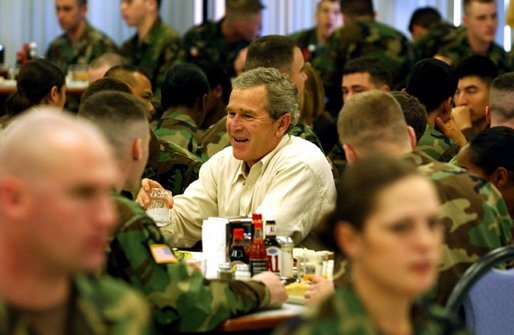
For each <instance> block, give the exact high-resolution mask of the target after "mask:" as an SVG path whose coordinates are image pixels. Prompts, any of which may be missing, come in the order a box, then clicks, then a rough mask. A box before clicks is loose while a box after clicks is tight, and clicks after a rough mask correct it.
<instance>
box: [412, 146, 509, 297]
mask: <svg viewBox="0 0 514 335" xmlns="http://www.w3.org/2000/svg"><path fill="white" fill-rule="evenodd" d="M404 159H405V160H406V161H410V162H413V163H414V164H415V165H416V166H417V168H418V170H419V171H420V172H422V173H423V174H425V175H427V176H428V177H429V178H430V179H431V180H432V181H433V182H434V183H435V185H436V188H437V189H438V193H439V197H440V198H441V203H442V206H441V219H442V221H443V224H444V226H445V227H446V232H445V244H444V245H443V259H442V264H441V265H440V268H439V279H438V282H437V283H438V287H437V290H436V292H434V293H435V294H436V301H437V302H438V303H440V304H444V303H445V302H446V299H447V298H448V296H449V295H450V293H451V291H452V289H453V287H454V286H455V284H456V283H457V281H458V280H459V278H460V277H461V276H462V274H463V273H464V272H465V271H466V270H467V268H468V267H469V266H470V265H471V264H473V263H474V262H476V261H477V260H478V259H479V258H480V257H481V256H483V255H485V254H486V253H487V252H489V251H491V250H493V249H496V248H498V247H501V246H506V245H509V244H511V243H512V233H511V229H512V220H511V218H510V216H509V212H508V210H507V206H506V204H505V201H504V200H503V198H502V196H501V194H500V192H499V191H498V190H497V189H496V188H495V187H494V186H493V185H492V184H490V183H489V182H487V181H486V180H484V179H482V178H480V177H478V176H475V175H473V174H470V173H468V172H467V171H465V170H463V169H461V168H459V167H456V166H453V165H450V164H445V163H441V162H438V161H436V160H434V159H432V158H431V157H429V156H427V155H425V154H424V153H421V152H419V151H415V152H412V153H410V154H407V155H406V156H405V157H404ZM430 298H433V297H432V296H431V297H430Z"/></svg>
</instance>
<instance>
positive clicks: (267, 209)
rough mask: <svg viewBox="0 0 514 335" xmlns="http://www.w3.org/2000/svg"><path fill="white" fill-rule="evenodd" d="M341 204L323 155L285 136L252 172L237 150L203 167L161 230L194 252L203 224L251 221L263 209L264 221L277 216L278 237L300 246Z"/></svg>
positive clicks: (224, 152) (219, 155) (176, 199)
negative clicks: (214, 218)
mask: <svg viewBox="0 0 514 335" xmlns="http://www.w3.org/2000/svg"><path fill="white" fill-rule="evenodd" d="M335 201H336V191H335V184H334V179H333V177H332V172H331V170H330V165H329V163H328V161H327V159H326V158H325V156H324V155H323V153H322V152H321V150H319V148H318V147H316V146H315V145H314V144H312V143H311V142H308V141H306V140H303V139H301V138H299V137H295V136H290V135H284V137H283V138H282V139H281V140H280V142H279V144H278V145H277V147H275V149H274V150H273V151H271V152H270V153H269V154H267V155H266V156H264V157H263V158H262V159H261V160H260V161H258V162H257V163H255V164H254V165H253V166H252V167H251V169H250V171H249V172H248V173H247V172H246V169H245V164H244V162H243V161H241V160H238V159H235V158H234V156H233V154H232V147H228V148H225V149H224V150H222V151H221V152H219V153H217V154H216V155H214V156H213V157H212V158H211V159H209V160H208V161H207V162H206V163H204V164H203V166H202V167H201V169H200V175H199V179H198V180H196V181H195V182H193V183H192V184H191V185H189V187H188V188H187V189H186V190H185V192H184V194H182V195H177V196H175V197H174V207H173V209H172V211H171V216H170V218H171V222H170V224H168V225H166V226H164V227H161V231H162V232H163V235H164V236H165V237H166V238H167V239H168V240H169V242H170V244H171V245H172V246H174V247H190V246H192V245H194V244H195V243H196V242H197V241H199V240H200V239H201V236H202V235H201V232H202V231H201V229H202V221H203V219H206V218H208V217H211V216H220V217H231V216H232V217H233V216H251V214H252V213H254V212H255V211H256V210H257V209H259V211H260V212H261V213H262V214H263V215H264V216H266V214H267V213H272V214H273V216H274V218H275V220H276V223H277V235H285V236H291V237H292V238H293V240H294V241H295V243H299V242H300V241H302V240H303V239H304V238H305V237H306V236H307V234H308V233H309V232H310V231H311V229H312V228H313V227H314V225H315V224H317V222H318V220H319V219H320V218H322V217H323V216H324V215H325V214H327V213H328V212H329V211H331V210H332V209H333V208H334V206H335Z"/></svg>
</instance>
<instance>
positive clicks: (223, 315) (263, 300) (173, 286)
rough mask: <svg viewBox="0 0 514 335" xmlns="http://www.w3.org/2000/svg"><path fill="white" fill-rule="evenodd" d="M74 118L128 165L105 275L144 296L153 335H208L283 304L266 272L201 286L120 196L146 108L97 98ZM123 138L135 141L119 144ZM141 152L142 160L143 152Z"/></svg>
mask: <svg viewBox="0 0 514 335" xmlns="http://www.w3.org/2000/svg"><path fill="white" fill-rule="evenodd" d="M98 106H101V107H100V108H99V107H98ZM79 115H80V116H82V117H86V118H88V119H91V120H93V121H94V122H95V124H96V125H97V126H99V128H100V129H102V131H103V132H104V134H105V135H106V136H107V137H108V138H109V139H110V142H111V143H112V144H113V149H114V150H115V153H116V156H117V158H118V160H119V161H120V162H127V161H131V162H130V163H128V164H126V165H125V166H124V167H123V168H122V169H120V174H121V175H123V176H125V177H126V180H122V181H120V183H119V184H118V185H117V186H116V192H117V193H115V194H114V195H113V197H114V200H115V203H116V205H117V209H118V214H119V216H118V226H117V230H116V231H115V233H114V236H113V238H112V240H111V243H110V245H109V254H108V261H107V272H108V273H109V274H110V275H112V276H114V277H117V278H121V279H123V280H125V281H127V282H128V283H130V284H131V285H132V286H134V287H135V288H137V289H139V290H140V291H141V292H142V293H143V294H144V295H145V296H146V298H147V300H148V301H149V302H150V304H151V306H152V308H153V317H154V323H155V326H156V328H157V331H158V333H161V334H169V333H170V332H173V331H176V330H178V331H181V332H194V331H209V330H213V329H215V328H216V326H217V325H218V324H219V323H221V322H222V321H223V320H225V319H228V318H229V317H231V316H234V315H238V314H242V313H246V312H249V311H252V310H255V309H257V308H260V307H264V306H274V305H276V304H280V303H282V302H283V301H284V300H285V298H286V294H285V290H284V288H283V285H282V284H281V283H280V280H279V278H278V277H276V276H275V275H273V274H272V273H270V272H267V273H264V274H262V275H260V276H256V277H254V279H255V281H248V282H240V281H230V282H221V281H207V280H205V279H204V278H203V277H202V275H201V274H200V272H198V271H197V270H196V269H193V268H190V267H188V266H186V264H185V263H183V262H179V261H178V260H177V258H176V257H175V256H174V254H173V252H172V251H171V249H170V246H169V245H168V244H167V243H166V241H165V240H164V238H163V236H162V235H161V233H160V230H159V228H158V227H157V226H156V224H155V223H154V221H153V220H152V219H151V218H150V217H148V216H147V214H146V213H145V212H144V210H143V209H142V208H141V207H139V206H138V205H137V204H136V203H135V202H133V201H131V200H129V199H127V198H125V197H123V196H122V195H121V194H119V192H121V191H122V190H123V192H124V193H126V192H127V191H130V192H132V193H133V189H134V187H137V186H139V181H140V175H141V173H142V171H143V167H144V164H141V163H144V162H141V161H138V160H137V155H136V158H133V157H132V158H131V157H127V156H133V153H131V149H130V148H133V147H134V146H137V143H145V142H146V143H148V141H149V135H148V131H147V129H148V122H147V121H146V114H145V107H144V105H143V104H142V103H141V102H140V101H139V100H136V98H134V97H133V96H131V95H127V94H125V93H119V92H101V93H97V94H95V95H93V96H91V97H90V98H89V99H88V100H86V101H85V102H84V103H83V104H82V106H81V108H80V111H79ZM114 120H117V122H114ZM145 137H146V138H145ZM124 138H132V139H134V140H133V141H128V142H125V143H123V142H122V139H124ZM141 150H142V152H141V156H140V157H141V159H142V160H144V157H145V151H146V152H147V151H148V149H146V150H145V149H144V148H143V147H141ZM136 151H137V150H136ZM120 166H121V164H120Z"/></svg>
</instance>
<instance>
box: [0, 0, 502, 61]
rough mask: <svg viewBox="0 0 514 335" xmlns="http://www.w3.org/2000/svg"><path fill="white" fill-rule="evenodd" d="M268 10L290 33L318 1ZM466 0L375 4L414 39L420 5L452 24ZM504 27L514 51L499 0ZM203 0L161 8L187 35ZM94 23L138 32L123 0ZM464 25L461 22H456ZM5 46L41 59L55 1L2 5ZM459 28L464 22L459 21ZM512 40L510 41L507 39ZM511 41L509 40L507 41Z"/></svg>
mask: <svg viewBox="0 0 514 335" xmlns="http://www.w3.org/2000/svg"><path fill="white" fill-rule="evenodd" d="M262 1H263V3H264V4H265V5H266V9H265V11H264V15H263V21H264V22H263V34H264V35H267V34H288V33H291V32H294V31H296V30H299V29H304V28H308V27H311V26H312V25H313V24H314V11H315V8H316V1H315V0H262ZM460 1H461V0H453V1H447V0H375V7H376V10H377V18H378V19H379V20H380V21H383V22H386V23H388V24H390V25H393V26H394V27H396V28H397V29H399V30H401V31H403V32H404V33H405V34H406V35H407V36H408V31H407V25H408V21H409V19H410V15H411V13H412V12H413V11H414V9H416V8H417V7H420V6H434V7H437V8H439V10H440V11H441V13H442V15H443V16H444V17H445V18H446V19H447V20H448V21H452V22H455V21H454V13H456V12H457V13H458V11H459V10H460ZM224 2H225V0H209V1H208V8H207V13H208V17H209V18H210V19H219V18H220V17H222V16H223V11H224ZM498 2H499V4H498V10H499V11H498V12H499V18H500V25H499V27H500V28H499V29H498V33H497V39H496V40H497V41H498V43H500V44H502V45H505V46H506V48H507V49H509V50H510V41H511V36H510V35H511V34H510V30H506V31H505V32H504V29H503V27H504V23H505V15H504V13H505V10H504V8H505V7H504V6H505V4H507V3H508V0H498ZM202 5H203V1H202V0H164V1H163V3H162V8H161V16H162V18H163V20H164V21H165V22H167V23H169V24H171V25H172V26H173V27H174V28H175V29H176V30H177V31H179V32H180V33H184V32H185V31H187V30H188V29H189V28H190V27H191V26H192V25H194V24H198V23H200V22H201V20H202V12H203V8H202ZM88 18H89V20H90V22H91V23H92V24H93V25H94V26H96V27H98V28H99V29H101V30H103V31H104V32H106V33H107V34H108V35H109V36H111V37H112V38H113V39H114V40H115V41H116V42H117V43H121V42H122V41H124V40H125V39H127V38H129V37H130V36H131V35H132V34H133V33H134V29H131V28H129V27H127V25H126V24H125V23H124V22H123V19H122V18H121V16H120V13H119V1H118V0H89V13H88ZM456 20H457V21H458V17H457V18H456ZM0 23H1V26H0V44H3V45H4V46H5V48H6V64H7V65H12V64H13V63H14V60H15V53H16V51H17V50H20V49H21V46H22V45H23V43H25V42H29V41H35V42H36V43H37V45H38V54H39V55H42V54H44V52H45V50H46V48H47V46H48V43H49V42H50V41H51V40H52V39H53V38H54V37H55V36H57V35H59V34H61V30H60V28H59V25H58V23H57V20H56V17H55V11H54V0H0ZM456 23H459V22H456ZM504 36H507V38H504ZM504 40H506V41H504Z"/></svg>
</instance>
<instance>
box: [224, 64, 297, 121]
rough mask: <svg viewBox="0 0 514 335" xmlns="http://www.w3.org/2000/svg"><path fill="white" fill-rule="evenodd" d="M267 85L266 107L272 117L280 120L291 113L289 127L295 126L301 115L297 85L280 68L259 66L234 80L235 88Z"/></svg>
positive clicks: (233, 86) (233, 85)
mask: <svg viewBox="0 0 514 335" xmlns="http://www.w3.org/2000/svg"><path fill="white" fill-rule="evenodd" d="M263 85H264V86H265V87H266V93H267V99H266V101H265V102H264V108H266V110H267V111H268V113H269V115H270V117H271V118H272V119H274V120H278V119H279V118H280V117H281V116H282V115H284V114H287V113H289V114H290V115H291V124H290V125H289V129H291V128H292V127H294V126H295V125H296V123H297V122H298V118H299V117H300V106H299V105H300V103H299V98H298V90H297V89H296V86H295V85H294V84H293V83H292V82H291V81H290V80H288V79H287V78H284V77H283V76H282V74H281V73H280V71H279V70H277V69H275V68H269V67H258V68H256V69H252V70H248V71H245V72H243V73H242V74H240V75H239V77H237V78H235V79H234V80H233V81H232V88H233V89H246V88H252V87H258V86H263Z"/></svg>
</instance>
